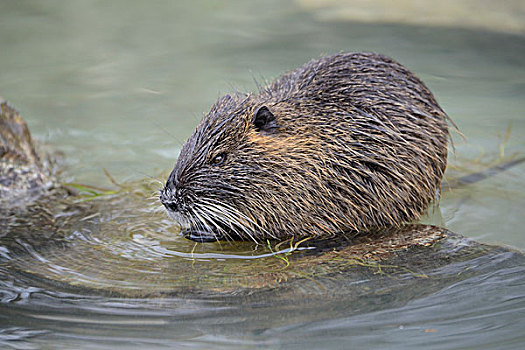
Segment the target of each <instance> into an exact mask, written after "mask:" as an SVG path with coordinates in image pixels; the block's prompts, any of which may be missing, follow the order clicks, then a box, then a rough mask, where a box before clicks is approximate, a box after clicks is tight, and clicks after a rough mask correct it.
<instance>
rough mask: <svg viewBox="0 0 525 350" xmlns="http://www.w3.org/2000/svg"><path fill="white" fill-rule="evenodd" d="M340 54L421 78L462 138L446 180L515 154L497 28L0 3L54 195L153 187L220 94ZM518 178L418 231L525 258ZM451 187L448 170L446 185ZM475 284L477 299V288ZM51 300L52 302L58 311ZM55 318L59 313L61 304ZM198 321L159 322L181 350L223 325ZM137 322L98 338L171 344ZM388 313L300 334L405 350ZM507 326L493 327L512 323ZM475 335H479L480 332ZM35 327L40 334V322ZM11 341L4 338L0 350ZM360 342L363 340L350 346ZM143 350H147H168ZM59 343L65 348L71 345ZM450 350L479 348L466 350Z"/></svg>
mask: <svg viewBox="0 0 525 350" xmlns="http://www.w3.org/2000/svg"><path fill="white" fill-rule="evenodd" d="M495 22H496V24H497V21H495ZM339 51H374V52H380V53H383V54H386V55H389V56H392V57H393V58H395V59H396V60H398V61H399V62H401V63H403V64H404V65H406V66H407V67H408V68H409V69H411V70H412V71H414V72H415V73H417V74H418V75H419V76H420V77H421V78H422V79H423V81H424V82H425V83H426V84H427V85H428V86H429V87H430V89H431V90H432V91H433V92H434V94H435V95H436V97H437V99H438V101H439V102H440V104H441V105H442V107H443V108H444V109H445V111H447V113H448V114H449V115H450V117H451V118H452V119H453V120H454V122H455V123H456V124H457V126H458V127H459V129H460V130H461V133H462V134H463V135H464V136H465V139H463V138H461V137H459V136H458V135H455V137H454V139H455V142H454V144H455V152H454V153H453V154H452V155H451V157H450V163H451V164H452V165H453V167H452V168H451V170H454V169H455V168H459V169H461V171H459V173H461V174H465V173H468V172H471V171H476V170H479V169H481V168H483V166H479V162H480V161H481V163H482V164H483V163H490V162H491V161H492V160H493V159H495V158H497V157H498V153H499V151H500V150H499V146H500V145H501V143H502V141H503V138H504V134H505V132H506V130H507V128H508V127H509V126H510V128H511V138H510V140H509V141H508V143H507V144H506V147H505V154H506V155H510V154H513V153H519V154H522V155H523V151H524V150H525V147H524V146H525V136H524V135H525V115H524V114H525V99H524V97H525V59H524V57H525V35H523V34H520V33H519V32H518V33H516V32H513V33H505V32H503V31H499V30H498V29H497V25H496V26H495V28H493V30H489V29H482V30H480V29H468V28H464V27H463V26H457V27H455V26H448V27H440V26H432V27H424V26H421V25H411V24H403V23H377V22H374V21H369V22H367V23H363V22H357V21H345V20H341V19H340V20H337V21H324V20H323V17H322V16H317V15H316V12H315V10H306V9H305V8H304V7H300V6H299V4H298V3H296V2H291V1H274V0H270V1H250V2H246V1H230V2H212V1H193V2H189V1H187V2H186V1H182V2H171V1H152V2H134V1H133V2H132V1H112V2H99V1H45V2H43V1H16V2H14V1H13V2H9V1H1V2H0V96H2V97H3V98H5V99H7V100H9V101H10V102H11V103H12V104H13V105H14V106H16V107H17V108H18V109H19V110H20V112H21V114H22V115H23V117H24V118H25V119H26V120H27V121H28V124H29V126H30V129H31V130H32V132H33V134H34V135H35V136H36V137H37V138H39V139H41V140H43V141H45V142H47V143H49V144H52V145H53V146H55V147H56V148H57V149H59V150H61V151H63V152H64V154H65V167H66V171H65V174H64V176H65V180H66V181H74V182H79V183H87V184H92V185H98V186H110V183H109V181H108V180H107V178H106V177H105V176H104V173H103V169H104V168H105V169H107V170H108V171H109V172H110V173H111V174H112V176H113V177H114V178H116V179H117V180H118V181H122V182H124V181H130V180H137V179H142V178H144V177H149V176H151V177H154V178H159V174H161V173H163V172H166V171H168V170H169V169H170V168H171V167H172V166H173V164H174V162H175V159H176V158H177V156H178V153H179V150H180V147H181V145H182V143H183V142H184V140H185V139H186V138H187V137H188V136H189V135H190V134H191V132H192V131H193V129H194V127H195V126H196V125H197V123H198V121H199V120H200V118H201V116H202V115H203V113H205V112H206V111H207V110H208V108H209V107H210V106H211V104H212V103H213V102H214V101H215V100H216V99H217V98H218V97H219V96H220V95H222V94H224V93H226V92H229V91H232V90H234V89H239V90H243V91H250V90H254V89H255V83H254V79H256V80H263V79H268V80H271V79H272V78H274V77H276V76H277V75H279V74H280V73H282V72H284V71H287V70H291V69H294V68H295V67H297V66H299V65H301V64H303V63H304V62H306V61H307V60H309V59H311V58H316V57H319V56H320V55H323V54H329V53H335V52H339ZM524 170H525V166H524V165H520V166H517V167H515V168H513V169H511V170H509V171H508V172H505V173H503V174H499V175H497V176H495V177H493V178H490V179H487V180H484V181H483V182H481V183H478V184H475V185H472V186H469V187H466V188H463V189H460V190H455V191H453V192H446V193H444V194H443V198H442V201H441V205H440V209H441V219H440V218H439V216H440V215H437V214H436V213H434V215H432V218H431V220H432V221H433V222H438V223H441V224H443V225H444V226H446V227H447V228H449V229H451V230H452V231H454V232H457V233H460V234H463V235H466V236H469V237H472V238H474V239H476V240H480V241H483V242H490V243H498V244H503V245H509V246H512V247H516V248H519V249H524V248H525V243H524V242H525V241H524V240H523V227H524V226H525V216H524V215H523V208H524V207H525V190H524V186H523V184H524V180H525V171H524ZM457 173H458V172H457V171H452V172H450V173H449V175H448V176H454V175H455V174H457ZM159 180H161V181H164V179H163V178H159ZM478 282H479V283H481V285H483V281H477V282H476V283H478ZM476 283H472V284H465V285H461V286H460V287H459V289H453V290H452V291H450V293H449V294H447V291H446V290H444V291H442V292H441V293H438V295H434V296H433V297H435V298H436V299H435V300H434V299H432V298H427V299H419V300H416V301H415V303H412V304H411V306H410V307H409V308H408V309H409V310H408V311H407V309H404V310H403V315H404V316H403V317H404V318H403V322H405V323H406V322H410V317H409V316H407V315H408V314H409V313H410V312H416V311H414V309H410V308H411V307H412V308H415V310H419V309H418V306H417V305H419V306H420V307H421V308H422V309H423V306H421V305H424V306H425V307H426V308H429V309H432V308H433V307H436V308H438V309H439V307H440V305H441V306H442V305H444V304H443V303H446V300H447V298H448V297H451V298H465V299H467V298H470V297H471V295H470V293H471V291H472V290H473V289H475V288H477V287H476V286H477V284H476ZM515 286H516V284H515ZM487 288H488V287H487ZM486 290H488V291H487V292H486V293H485V294H483V293H482V295H483V298H487V300H490V299H491V298H493V297H495V296H496V295H498V293H500V291H499V290H498V289H497V288H496V289H494V290H493V289H490V288H489V289H486ZM519 291H521V293H520V292H519ZM513 293H514V294H513V296H514V299H512V298H511V296H509V300H519V301H520V302H522V300H523V295H524V294H525V293H523V286H522V285H519V288H518V289H513ZM53 298H58V300H60V297H59V296H58V297H57V296H53ZM516 298H517V299H516ZM436 300H438V301H440V302H441V303H437V301H436ZM85 302H86V303H87V306H85V308H86V309H89V310H90V312H93V309H97V310H100V312H98V313H97V312H95V313H94V315H93V314H89V317H87V316H86V318H85V319H83V321H84V322H86V324H91V325H96V326H93V328H92V329H91V332H92V333H93V334H92V336H93V337H95V335H96V336H101V334H103V333H104V331H103V326H102V325H103V324H104V322H105V321H104V320H106V321H107V319H108V317H110V316H109V315H108V314H107V313H105V311H103V310H104V305H105V304H104V303H108V301H107V300H104V299H102V300H98V299H97V302H93V301H89V300H88V301H85ZM90 303H91V304H90ZM111 303H114V301H111ZM418 303H419V304H418ZM38 305H40V304H38V303H37V306H35V305H33V308H29V311H28V312H33V310H34V308H35V307H38ZM42 305H46V302H45V301H44V302H42ZM53 305H54V304H53ZM57 305H63V307H64V310H66V311H67V310H69V309H68V307H67V305H68V302H67V301H64V302H63V304H62V302H60V303H57ZM57 307H58V306H57ZM221 307H232V306H231V305H229V304H227V305H221ZM462 307H464V308H465V309H468V307H472V304H469V303H467V302H465V303H464V304H462ZM503 307H504V306H503ZM99 308H100V309H99ZM203 308H204V309H205V310H206V311H202V310H200V311H199V308H198V307H193V306H192V307H191V308H189V309H188V310H185V309H184V308H182V311H180V305H178V304H177V305H176V306H173V305H171V306H169V307H168V310H171V311H167V314H169V315H171V316H173V315H176V316H177V317H179V316H180V314H179V313H178V312H179V311H180V312H186V313H187V314H188V315H190V316H188V317H195V320H197V321H194V323H192V325H193V326H194V327H193V328H192V327H189V328H184V326H183V325H184V322H183V320H184V318H177V320H178V321H177V322H176V323H175V324H176V325H177V326H181V327H183V330H181V331H180V334H179V333H178V335H179V336H180V337H181V338H183V339H184V341H187V342H188V343H187V345H188V346H191V341H190V340H188V339H190V338H191V336H190V335H191V334H192V332H195V329H201V328H202V329H206V330H209V328H206V326H205V322H206V320H205V319H199V318H198V317H197V314H199V312H201V315H202V312H204V314H205V315H207V316H209V317H210V319H211V320H210V321H209V322H212V320H213V321H215V322H220V319H219V320H217V319H214V318H213V315H214V312H217V310H215V309H213V306H210V305H208V304H206V303H204V302H203ZM460 309H461V308H460ZM6 310H11V311H10V312H12V314H11V313H10V314H9V316H8V318H7V320H8V321H9V320H15V319H16V320H17V324H19V323H20V322H22V323H23V320H24V318H23V317H27V316H26V315H25V314H24V313H23V312H22V316H21V314H20V313H17V311H16V310H15V311H12V310H13V309H9V308H8V309H6ZM110 310H111V309H110ZM174 310H179V311H174ZM504 310H507V311H509V308H508V307H507V308H504ZM23 311H24V312H26V311H27V310H23ZM120 311H121V310H120ZM71 312H72V313H74V312H78V309H73V310H72V311H71ZM107 312H110V311H107ZM150 312H153V311H144V310H142V311H140V312H137V314H138V315H139V316H140V317H141V320H142V321H137V324H139V325H141V324H142V325H144V327H145V329H146V331H143V333H140V332H139V329H140V327H139V326H136V328H133V327H132V328H130V327H126V326H123V325H120V326H119V325H118V322H117V323H111V321H107V322H108V323H110V324H111V325H112V328H111V331H110V333H111V332H113V333H111V334H109V335H108V336H110V335H113V336H115V337H117V336H122V337H126V336H127V337H129V338H130V339H134V340H135V341H136V342H139V343H140V341H141V336H142V337H143V338H144V339H146V338H147V337H148V336H149V335H151V334H148V331H147V330H151V329H155V332H153V333H152V334H155V335H156V336H158V337H159V338H160V339H165V338H162V337H169V335H168V334H166V333H164V332H162V330H161V329H158V328H154V327H155V322H161V323H162V322H164V321H165V320H164V319H162V318H161V320H160V321H159V318H157V316H159V314H158V310H157V311H155V312H153V314H154V316H155V317H152V318H151V319H152V320H153V321H152V322H153V323H152V324H149V325H148V318H147V316H148V315H150V316H151V314H150ZM454 312H457V311H456V310H452V309H451V308H449V309H445V310H444V311H443V317H452V318H451V319H452V321H450V322H448V323H447V327H449V328H447V329H453V328H454V326H455V324H456V323H461V322H466V320H468V319H469V318H468V317H465V315H464V314H459V315H457V321H453V320H454V318H453V317H454V315H455V314H454ZM480 312H481V311H480ZM491 312H496V311H494V310H492V309H491ZM35 313H36V316H39V315H38V312H37V311H35ZM395 313H396V310H395V309H390V310H387V311H384V312H383V313H381V312H380V313H376V314H366V313H365V314H364V315H363V316H362V317H361V318H359V317H357V318H353V319H351V322H350V323H347V324H345V322H338V321H341V320H336V319H334V320H333V322H332V323H331V322H329V321H328V322H326V323H323V324H315V323H314V324H312V325H311V326H310V327H311V328H308V327H304V326H305V325H304V324H301V326H300V327H303V328H304V329H306V330H310V331H311V332H312V334H322V332H323V329H325V330H326V332H328V333H330V334H335V335H334V341H333V342H332V343H330V344H331V345H332V347H333V348H337V346H338V343H337V339H339V340H340V339H341V338H340V337H339V338H338V336H337V335H338V331H340V332H343V331H344V332H347V333H348V334H353V335H356V336H357V334H358V332H361V334H362V333H363V332H365V330H366V327H367V326H360V327H357V324H359V322H363V324H366V325H368V326H369V327H371V329H380V330H382V331H378V332H375V333H374V332H372V333H373V334H374V335H375V336H376V337H377V336H378V335H381V336H387V335H388V336H392V337H394V340H393V341H392V343H391V345H392V346H393V347H399V348H403V335H399V334H397V333H395V332H394V331H393V330H392V329H390V328H388V327H389V326H388V327H387V329H388V331H384V328H382V324H381V319H382V318H383V317H385V318H387V319H388V318H389V317H394V318H395ZM66 314H67V312H66ZM131 314H132V313H130V315H131ZM416 314H417V312H416ZM437 315H439V312H438V314H437ZM451 315H452V316H451ZM40 316H42V317H44V318H45V317H47V316H46V315H40ZM120 316H122V315H120ZM418 316H421V315H419V314H418ZM9 317H12V318H9ZM64 317H65V316H64ZM137 317H138V316H137ZM140 317H139V318H140ZM229 317H238V316H232V315H230V316H229ZM268 317H271V316H268ZM276 317H281V316H280V315H277V316H276ZM472 317H474V316H472ZM514 317H515V316H514V315H511V316H507V318H503V317H502V318H501V319H505V324H509V322H512V320H513V319H514ZM37 319H38V317H37ZM134 319H135V318H134V317H130V318H126V317H124V318H123V319H122V320H120V319H119V322H120V321H122V322H123V324H128V325H129V324H133V321H132V320H134ZM306 319H307V318H306ZM20 320H22V321H20ZM30 320H34V318H31V319H30ZM86 320H87V321H86ZM419 320H420V319H419ZM374 321H375V323H374ZM62 322H63V323H60V326H59V327H58V328H54V330H55V332H57V333H58V334H60V335H61V336H62V337H63V338H62V341H64V339H67V338H68V327H69V326H70V325H71V322H72V321H71V320H69V319H67V318H64V319H63V320H62ZM141 322H142V323H141ZM170 322H171V321H170ZM347 322H348V321H347ZM400 322H401V321H400ZM487 322H488V321H487ZM73 323H74V322H73ZM28 324H29V323H28ZM172 326H173V325H172ZM60 327H64V328H60ZM79 327H80V326H79ZM283 327H284V328H280V329H279V330H276V329H274V333H273V334H274V335H277V334H278V335H280V336H284V337H285V336H286V335H287V334H290V335H293V336H295V337H298V338H297V339H300V334H301V332H303V331H301V332H299V335H298V333H297V332H296V331H297V329H294V328H293V326H291V325H287V326H283ZM287 327H288V328H287ZM487 327H488V329H490V325H487ZM35 328H36V329H38V323H37V326H35ZM44 328H45V327H44ZM80 328H82V327H80ZM88 328H89V327H88ZM247 328H249V327H247ZM170 329H171V331H173V329H172V328H170ZM501 329H503V330H505V329H507V328H505V327H504V326H502V328H501ZM352 330H353V331H352ZM222 331H224V329H222ZM222 331H221V332H222ZM471 331H472V333H473V335H475V334H479V333H480V332H484V331H485V330H484V328H483V327H478V328H476V329H472V330H471ZM20 332H31V330H21V331H20ZM71 332H73V331H71ZM75 332H78V329H75ZM217 332H219V331H217ZM197 333H198V332H197ZM205 333H206V332H205ZM219 333H220V332H219ZM219 333H216V334H214V335H210V333H206V334H208V338H206V337H204V344H206V339H208V341H209V344H215V345H217V344H221V342H222V344H223V346H224V347H225V348H227V347H228V346H231V343H228V341H229V340H230V339H228V338H227V337H226V336H224V332H222V333H220V334H219ZM233 333H235V332H233ZM365 333H366V332H365ZM372 333H371V334H372ZM452 333H453V332H452ZM2 334H4V336H3V337H2ZM6 334H7V335H6ZM188 334H190V335H188ZM198 334H199V335H201V333H198ZM252 334H253V333H252ZM488 334H490V332H489V333H488ZM497 334H498V333H497V332H496V333H495V337H496V338H497ZM8 335H9V334H8V333H1V334H0V339H5V338H6V337H8ZM271 335H272V333H271V332H270V336H271ZM22 336H23V337H26V336H27V337H31V336H32V334H29V335H27V334H23V335H22ZM133 337H135V338H133ZM429 337H432V335H430V336H429ZM457 337H458V335H457V334H456V338H457ZM438 338H439V337H437V336H436V337H434V338H431V339H433V343H432V344H433V345H434V348H439V347H440V346H444V345H446V344H442V343H439V341H438V340H439V339H438ZM472 338H475V337H472ZM82 339H84V340H85V341H86V343H82V344H84V345H83V346H84V347H85V348H95V347H90V346H89V339H90V338H89V336H86V337H85V338H82ZM97 339H100V338H97ZM166 339H168V338H166ZM236 339H239V340H238V343H237V345H238V346H239V347H241V348H242V347H245V348H249V347H250V346H253V345H261V344H262V345H264V341H263V342H257V341H255V340H254V339H259V340H260V339H262V338H260V337H259V338H257V337H255V338H253V337H248V338H247V339H246V338H245V339H244V341H243V337H242V336H240V337H239V338H236ZM366 339H367V338H366V337H365V336H363V338H359V341H361V342H363V341H365V340H366ZM375 339H376V341H375V342H374V343H373V344H374V346H376V347H380V346H381V342H380V341H379V340H377V338H375ZM452 339H454V337H453V338H452ZM465 339H468V337H466V338H465ZM113 340H114V339H113ZM200 340H201V341H202V340H203V338H200ZM227 340H228V341H227ZM115 341H116V340H115ZM143 341H144V343H145V344H149V345H150V346H153V345H152V344H154V345H155V346H162V345H163V344H164V345H165V346H168V345H169V344H171V343H170V342H169V341H166V342H165V343H162V342H161V343H160V344H159V343H148V341H146V340H143ZM24 344H26V343H24ZM28 344H29V345H28ZM28 344H26V345H27V346H30V345H31V343H28ZM62 344H68V343H67V342H65V343H62ZM71 344H75V346H77V345H78V342H72V343H71ZM104 344H106V345H107V343H104ZM298 344H301V343H300V341H299V340H298ZM312 344H313V343H312ZM358 344H361V345H363V343H359V342H358ZM418 344H419V345H421V343H418V342H415V343H413V344H412V345H413V346H414V348H417V345H418ZM462 344H463V345H465V346H472V347H473V348H479V347H476V346H479V344H476V342H475V341H472V342H471V343H470V344H469V342H468V341H467V342H466V343H462ZM128 345H129V344H128ZM274 345H275V344H274ZM427 345H428V344H427ZM9 346H12V344H10V345H9ZM31 346H33V345H31ZM101 346H102V345H101ZM199 346H200V347H202V346H203V345H202V343H200V345H199ZM199 346H195V347H199ZM204 347H206V346H204ZM218 347H220V346H218ZM299 347H304V344H303V345H302V346H301V345H299ZM65 348H67V345H65Z"/></svg>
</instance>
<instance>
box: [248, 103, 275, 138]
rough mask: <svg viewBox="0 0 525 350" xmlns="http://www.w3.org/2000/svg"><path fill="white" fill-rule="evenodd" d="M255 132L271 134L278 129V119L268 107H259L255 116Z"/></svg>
mask: <svg viewBox="0 0 525 350" xmlns="http://www.w3.org/2000/svg"><path fill="white" fill-rule="evenodd" d="M253 125H254V126H255V130H257V131H259V132H260V131H264V132H271V131H273V130H274V129H276V128H277V119H276V118H275V116H274V115H273V113H272V112H270V110H269V109H268V107H266V106H262V107H259V108H258V109H257V110H256V111H255V113H254V114H253Z"/></svg>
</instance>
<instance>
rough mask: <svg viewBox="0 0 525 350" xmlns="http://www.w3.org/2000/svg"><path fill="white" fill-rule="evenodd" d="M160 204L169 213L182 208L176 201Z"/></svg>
mask: <svg viewBox="0 0 525 350" xmlns="http://www.w3.org/2000/svg"><path fill="white" fill-rule="evenodd" d="M162 204H164V206H165V207H166V209H168V210H171V211H180V210H181V209H182V206H181V204H180V203H179V202H178V201H162Z"/></svg>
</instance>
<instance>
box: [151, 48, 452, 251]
mask: <svg viewBox="0 0 525 350" xmlns="http://www.w3.org/2000/svg"><path fill="white" fill-rule="evenodd" d="M448 122H449V118H448V116H447V115H446V113H445V112H444V111H443V110H442V109H441V108H440V107H439V105H438V103H437V102H436V100H435V98H434V96H433V95H432V93H431V92H430V91H429V89H428V88H427V87H426V86H425V84H423V82H422V81H421V80H419V78H417V77H416V76H415V75H414V74H413V73H411V72H410V71H409V70H407V69H406V68H405V67H403V66H402V65H401V64H399V63H397V62H395V61H394V60H392V59H390V58H388V57H385V56H382V55H378V54H373V53H341V54H336V55H333V56H327V57H322V58H320V59H317V60H313V61H310V62H308V63H306V64H305V65H304V66H302V67H300V68H298V69H296V70H294V71H291V72H289V73H287V74H285V75H283V76H281V77H280V78H278V79H277V80H275V81H274V82H273V83H271V84H269V85H268V86H266V87H264V88H261V89H260V91H259V93H258V94H241V93H235V94H232V95H226V96H224V97H222V98H220V99H219V100H218V101H217V102H216V103H215V105H214V106H213V107H212V108H211V110H210V112H209V113H208V114H207V115H206V116H205V117H204V118H203V120H202V121H201V122H200V124H199V125H198V126H197V129H196V130H195V132H194V133H193V135H192V136H191V137H190V138H189V139H188V140H187V141H186V143H185V144H184V146H183V147H182V150H181V154H180V156H179V158H178V160H177V162H176V164H175V167H174V169H173V171H172V172H171V174H170V176H169V178H168V180H167V183H166V185H165V187H164V189H163V190H162V191H161V194H160V200H161V201H162V203H163V204H164V206H165V207H166V209H167V211H168V213H169V215H170V216H171V217H172V218H174V219H175V220H176V221H178V222H179V224H180V225H181V227H182V230H183V234H184V235H185V236H186V237H187V238H190V239H193V240H196V241H211V240H216V239H253V240H256V241H260V240H263V239H267V238H279V239H281V238H285V237H290V236H295V237H300V236H305V237H306V236H327V235H335V234H337V233H340V232H349V231H352V232H366V231H369V230H372V229H377V228H383V227H392V226H400V225H402V224H403V223H407V222H411V221H414V220H416V219H418V218H419V217H420V216H421V215H422V213H424V212H425V211H426V209H427V207H428V205H429V203H430V202H431V201H432V200H433V199H435V198H436V194H437V193H438V190H439V186H440V183H441V179H442V177H443V172H444V170H445V167H446V162H447V142H448V139H449V132H448Z"/></svg>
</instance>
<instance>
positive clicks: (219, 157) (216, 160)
mask: <svg viewBox="0 0 525 350" xmlns="http://www.w3.org/2000/svg"><path fill="white" fill-rule="evenodd" d="M225 160H226V153H219V154H217V155H216V156H215V157H213V159H212V160H211V164H213V165H221V164H222V163H224V161H225Z"/></svg>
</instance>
